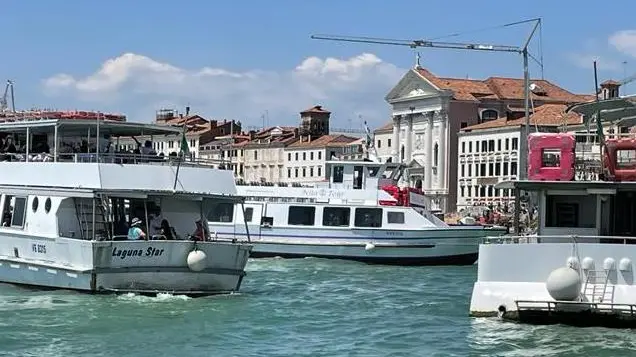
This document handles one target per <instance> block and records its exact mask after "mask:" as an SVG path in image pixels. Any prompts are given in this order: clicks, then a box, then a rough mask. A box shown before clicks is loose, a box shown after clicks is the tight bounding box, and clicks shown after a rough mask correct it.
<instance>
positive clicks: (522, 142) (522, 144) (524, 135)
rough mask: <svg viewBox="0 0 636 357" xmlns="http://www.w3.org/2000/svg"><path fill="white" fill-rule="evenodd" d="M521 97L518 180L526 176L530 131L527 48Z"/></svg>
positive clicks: (524, 54) (524, 52) (524, 58)
mask: <svg viewBox="0 0 636 357" xmlns="http://www.w3.org/2000/svg"><path fill="white" fill-rule="evenodd" d="M522 54H523V99H524V113H525V119H526V120H525V123H524V125H523V129H522V130H521V137H520V138H519V163H518V165H519V170H517V174H518V175H519V179H520V180H525V179H527V177H528V134H529V133H530V74H529V73H528V49H524V50H523V52H522Z"/></svg>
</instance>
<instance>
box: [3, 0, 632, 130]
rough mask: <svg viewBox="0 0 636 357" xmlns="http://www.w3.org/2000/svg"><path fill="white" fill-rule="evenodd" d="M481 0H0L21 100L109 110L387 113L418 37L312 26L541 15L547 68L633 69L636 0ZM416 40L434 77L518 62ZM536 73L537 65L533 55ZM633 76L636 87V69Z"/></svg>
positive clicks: (518, 69)
mask: <svg viewBox="0 0 636 357" xmlns="http://www.w3.org/2000/svg"><path fill="white" fill-rule="evenodd" d="M587 2H589V5H585V3H587ZM476 4H477V2H475V1H474V0H455V1H452V2H451V1H437V0H429V1H420V2H414V1H402V0H392V1H381V0H365V1H362V0H357V1H355V0H349V1H343V0H321V1H314V0H303V1H298V0H295V1H292V0H270V1H257V0H243V1H235V2H232V1H211V0H208V1H199V0H181V1H170V2H168V1H161V0H158V1H152V2H150V1H147V0H136V1H129V0H109V1H86V0H64V1H46V0H3V1H2V6H1V7H0V24H2V28H3V31H2V33H3V35H4V36H3V37H2V48H3V51H2V52H3V56H2V60H0V81H2V82H4V80H5V79H11V80H13V81H14V83H15V85H14V87H15V101H16V107H17V108H18V109H29V108H34V107H37V108H56V109H83V110H100V111H108V112H117V113H124V114H126V115H128V120H129V121H135V122H149V121H152V120H153V119H154V115H155V112H156V110H158V109H161V108H174V109H178V110H180V111H184V108H185V106H188V105H189V106H190V107H191V110H192V112H193V113H197V114H201V115H202V116H204V117H206V118H209V119H217V120H223V119H227V120H231V119H235V120H239V121H241V122H242V124H243V125H244V128H247V127H250V126H253V127H262V126H263V125H266V126H270V125H295V124H296V123H297V122H298V120H299V114H298V113H299V112H300V111H302V110H304V109H307V108H308V107H311V106H313V105H322V106H323V107H324V108H326V109H328V110H331V111H332V112H333V114H332V124H331V126H332V127H337V128H353V129H361V128H362V122H363V121H364V120H367V121H368V122H369V126H370V127H372V128H373V127H377V126H380V125H382V124H383V123H385V122H387V121H388V120H389V119H390V106H389V105H388V104H387V103H386V102H385V101H384V96H385V95H386V94H387V93H388V92H389V91H390V90H391V88H392V87H393V86H394V85H395V84H397V81H398V80H399V79H400V78H401V76H403V75H404V74H405V73H406V71H408V70H409V68H412V67H413V65H414V63H415V57H416V56H415V52H414V51H415V50H413V49H410V48H408V47H400V46H386V45H373V44H357V43H346V42H333V41H320V40H314V39H311V38H310V36H311V35H312V34H332V35H346V36H369V37H382V38H395V39H408V40H412V39H437V41H453V42H477V43H490V44H499V45H514V46H521V45H522V44H523V43H524V41H525V39H526V37H527V36H528V34H529V32H530V30H531V28H530V25H528V24H527V25H520V26H515V27H506V28H501V27H499V28H494V29H493V27H496V26H497V25H500V24H505V23H510V22H515V21H519V20H524V19H529V18H536V17H541V18H542V24H543V26H542V31H541V32H540V33H538V34H537V36H535V38H534V39H533V41H532V43H531V45H530V52H531V54H532V55H533V56H534V57H536V58H539V56H540V54H541V53H542V54H543V63H544V71H543V75H544V77H545V79H548V80H550V81H552V82H554V83H556V84H558V85H560V86H562V87H564V88H566V89H568V90H570V91H572V92H574V93H592V92H593V90H594V77H593V71H592V61H593V60H597V61H598V68H599V79H600V81H603V80H605V79H608V78H612V79H616V80H621V79H623V78H625V77H628V76H630V75H632V74H634V73H636V25H634V21H633V14H634V13H636V2H633V1H628V0H615V1H613V2H612V4H613V6H602V5H598V3H593V2H591V1H590V0H585V1H582V0H579V1H575V0H562V1H554V0H552V1H544V0H535V1H532V2H520V1H503V0H490V1H482V2H479V5H478V6H477V5H476ZM486 28H491V29H490V30H483V31H476V30H480V29H486ZM451 34H458V36H450V37H448V35H451ZM539 34H540V35H541V36H539ZM539 40H541V41H539ZM540 43H541V44H542V46H539V44H540ZM540 49H542V51H540ZM418 51H420V53H421V65H422V66H423V67H425V68H427V69H429V70H430V71H431V72H433V73H434V74H436V75H438V76H445V77H458V78H475V79H483V78H487V77H489V76H507V77H519V78H520V77H522V75H523V72H522V59H521V56H520V55H518V54H511V53H483V52H476V51H457V50H445V49H431V48H421V49H419V50H418ZM530 74H531V76H532V77H533V78H540V77H541V75H542V73H541V70H540V67H539V66H538V65H537V64H536V63H534V62H533V61H531V65H530ZM624 89H625V90H624V91H623V94H625V93H626V92H636V82H634V83H632V84H629V85H626V86H625V88H624ZM0 95H1V93H0Z"/></svg>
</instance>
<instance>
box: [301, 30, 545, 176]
mask: <svg viewBox="0 0 636 357" xmlns="http://www.w3.org/2000/svg"><path fill="white" fill-rule="evenodd" d="M526 23H534V26H533V27H532V31H531V32H530V34H529V35H528V37H527V38H526V40H525V41H524V43H523V45H522V46H506V45H495V44H483V43H460V42H437V41H431V40H396V39H387V38H376V37H353V36H334V35H312V36H311V38H312V39H316V40H328V41H340V42H357V43H370V44H379V45H393V46H406V47H410V48H417V47H427V48H438V49H454V50H467V51H482V52H507V53H518V54H521V55H522V57H523V79H524V103H525V105H524V107H525V118H526V120H525V125H524V127H523V130H522V133H521V134H522V135H521V140H520V143H519V151H520V153H519V167H520V168H522V169H521V170H519V176H520V179H526V178H527V175H528V173H527V171H526V170H525V168H526V167H528V165H527V162H528V152H527V151H528V149H527V148H528V143H527V137H528V134H529V133H530V76H529V72H528V58H532V59H533V60H534V61H536V62H537V63H539V65H540V66H541V68H542V69H543V61H542V59H541V60H537V59H536V58H535V57H533V56H532V55H531V54H529V51H528V46H529V45H530V41H532V38H533V37H534V34H535V33H536V31H537V29H540V28H541V18H535V19H529V20H523V21H517V22H512V23H509V24H504V25H500V26H495V27H493V28H498V27H510V26H515V25H520V24H526ZM482 30H483V29H482ZM456 35H457V34H453V35H451V36H456ZM541 57H542V56H541Z"/></svg>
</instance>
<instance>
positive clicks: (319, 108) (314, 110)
mask: <svg viewBox="0 0 636 357" xmlns="http://www.w3.org/2000/svg"><path fill="white" fill-rule="evenodd" d="M309 113H319V114H331V112H330V111H328V110H325V109H322V106H321V105H314V106H313V107H311V108H309V109H305V110H303V111H302V112H300V114H309Z"/></svg>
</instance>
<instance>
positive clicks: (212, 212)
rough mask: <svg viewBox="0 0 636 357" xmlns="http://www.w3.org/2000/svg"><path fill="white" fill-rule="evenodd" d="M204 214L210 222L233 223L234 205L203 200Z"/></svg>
mask: <svg viewBox="0 0 636 357" xmlns="http://www.w3.org/2000/svg"><path fill="white" fill-rule="evenodd" d="M203 212H204V214H205V217H206V218H207V220H208V221H209V222H232V218H233V217H234V203H232V202H219V201H212V200H203Z"/></svg>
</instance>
